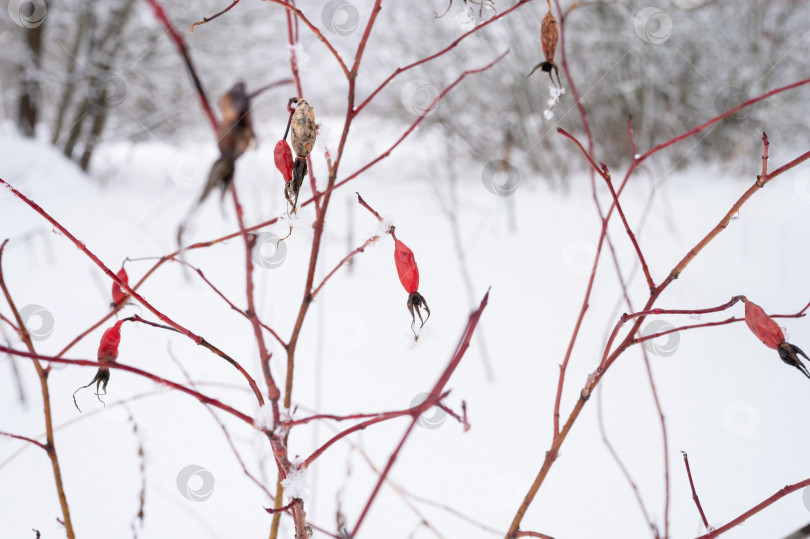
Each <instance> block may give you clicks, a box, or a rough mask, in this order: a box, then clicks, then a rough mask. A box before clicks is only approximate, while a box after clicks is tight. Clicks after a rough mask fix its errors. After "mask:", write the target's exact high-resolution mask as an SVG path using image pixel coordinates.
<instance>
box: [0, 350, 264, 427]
mask: <svg viewBox="0 0 810 539" xmlns="http://www.w3.org/2000/svg"><path fill="white" fill-rule="evenodd" d="M0 352H4V353H6V354H12V355H15V356H19V357H27V358H29V359H37V360H41V361H50V362H51V363H62V364H65V365H78V366H81V367H104V368H106V369H120V370H122V371H126V372H131V373H133V374H137V375H138V376H143V377H144V378H148V379H150V380H152V381H153V382H155V383H158V384H163V385H165V386H169V387H170V388H172V389H176V390H178V391H182V392H183V393H186V394H188V395H191V396H192V397H194V398H195V399H197V400H198V401H200V402H202V403H203V404H210V405H211V406H215V407H217V408H219V409H220V410H223V411H225V412H228V413H229V414H231V415H232V416H234V417H236V418H238V419H241V420H242V421H244V422H245V423H247V424H248V425H251V426H254V424H253V419H252V418H251V417H250V416H248V415H247V414H243V413H242V412H240V411H239V410H237V409H235V408H232V407H230V406H228V405H227V404H223V403H222V402H221V401H219V400H217V399H215V398H212V397H209V396H207V395H203V394H202V393H200V392H199V391H194V390H193V389H189V388H187V387H186V386H184V385H181V384H178V383H176V382H172V381H171V380H167V379H166V378H163V377H160V376H158V375H156V374H152V373H151V372H147V371H144V370H142V369H139V368H137V367H131V366H129V365H125V364H123V363H118V362H117V361H116V362H115V363H109V362H104V363H102V362H98V361H90V360H87V359H65V358H63V357H56V356H45V355H42V354H34V353H31V352H24V351H22V350H15V349H13V348H9V347H7V346H3V345H1V344H0Z"/></svg>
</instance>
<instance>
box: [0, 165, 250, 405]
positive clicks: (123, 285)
mask: <svg viewBox="0 0 810 539" xmlns="http://www.w3.org/2000/svg"><path fill="white" fill-rule="evenodd" d="M0 184H1V185H5V186H6V187H7V188H8V189H9V190H11V192H12V193H14V195H15V196H16V197H17V198H19V199H20V200H22V201H23V202H25V203H26V204H28V206H30V207H31V209H33V210H34V211H35V212H37V213H38V214H40V215H41V216H42V217H44V218H45V219H46V220H47V221H48V222H49V223H51V224H52V225H53V226H54V227H56V229H57V230H59V232H61V233H62V234H63V235H64V236H65V237H66V238H68V239H69V240H70V241H71V242H72V243H73V245H75V246H76V247H77V248H78V249H79V250H80V251H81V252H83V253H84V254H85V255H86V256H87V257H88V258H89V259H90V260H92V261H93V262H94V263H95V264H96V266H98V267H99V268H101V270H102V271H103V272H104V273H106V274H107V277H109V278H110V279H112V280H113V282H115V283H116V284H117V285H118V286H120V287H121V290H123V291H124V292H126V293H127V294H129V295H130V296H132V297H133V298H135V299H136V300H137V301H138V303H140V304H141V305H143V306H144V307H146V308H147V309H148V310H149V311H151V312H152V314H154V315H155V316H157V317H158V318H159V319H160V320H162V321H163V322H165V323H166V324H168V325H170V326H171V327H173V328H174V329H175V330H177V332H178V333H181V334H183V335H185V336H186V337H188V338H189V339H191V340H192V341H194V342H195V343H196V344H198V345H202V346H205V347H206V348H208V349H209V350H211V351H212V352H214V353H215V354H216V355H218V356H219V357H221V358H222V359H224V360H225V361H227V362H228V363H230V364H231V365H233V366H234V367H235V368H236V369H237V370H238V371H239V372H240V373H241V374H242V376H244V377H245V379H246V380H247V382H248V385H250V388H251V389H252V390H253V393H254V394H255V395H256V399H257V400H258V401H259V404H260V405H262V404H264V397H262V394H261V391H259V387H258V386H257V385H256V381H255V380H253V378H251V376H250V374H248V372H247V371H246V370H245V369H244V368H243V367H242V365H240V364H239V363H238V362H237V361H236V360H234V359H232V358H231V357H230V356H228V355H227V354H225V353H224V352H222V351H221V350H219V349H218V348H216V347H215V346H213V345H212V344H211V343H209V342H208V341H206V340H205V339H204V338H202V337H200V336H199V335H197V334H195V333H192V332H191V331H190V330H188V329H186V328H184V327H183V326H181V325H180V324H178V323H177V322H175V321H174V320H172V319H171V318H169V317H168V316H166V315H165V314H163V313H162V312H160V311H159V310H157V309H156V308H155V307H154V306H152V304H151V303H149V302H148V301H146V299H144V297H143V296H141V295H140V294H138V293H137V292H135V290H133V289H132V288H130V286H129V283H126V282H124V281H123V280H121V279H120V278H119V277H118V276H117V275H116V274H115V272H113V271H112V270H110V268H108V267H107V266H105V265H104V263H103V262H102V261H101V260H100V259H99V258H98V257H97V256H96V255H94V254H93V253H92V252H90V250H89V249H88V248H87V247H86V246H85V244H84V242H81V241H79V240H78V239H77V238H76V236H74V235H73V234H71V233H70V232H69V231H68V229H66V228H65V227H63V226H62V225H61V224H60V223H59V222H58V221H57V220H56V219H54V218H53V217H51V216H50V214H48V212H46V211H45V210H43V209H42V208H41V207H40V206H39V205H38V204H37V203H36V202H34V201H33V200H31V199H29V198H28V197H26V196H25V195H24V194H22V193H20V192H19V191H18V190H17V189H15V188H14V187H13V186H11V185H10V184H9V183H8V182H6V181H5V180H3V179H2V178H0ZM121 303H122V304H123V303H124V302H123V301H122V302H121Z"/></svg>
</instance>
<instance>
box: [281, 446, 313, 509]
mask: <svg viewBox="0 0 810 539" xmlns="http://www.w3.org/2000/svg"><path fill="white" fill-rule="evenodd" d="M291 464H292V466H290V471H289V472H287V477H286V478H285V479H284V480H283V481H282V482H281V486H282V487H284V498H285V501H286V502H288V503H289V502H291V501H293V500H303V499H305V497H306V495H307V494H308V493H309V470H307V468H306V467H304V460H303V459H301V458H299V457H296V458H294V459H293V460H292V461H291Z"/></svg>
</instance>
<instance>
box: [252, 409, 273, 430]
mask: <svg viewBox="0 0 810 539" xmlns="http://www.w3.org/2000/svg"><path fill="white" fill-rule="evenodd" d="M253 423H254V424H255V425H256V428H257V429H261V430H263V431H264V432H270V431H271V430H273V407H272V406H271V405H270V404H269V403H265V404H264V405H263V406H260V407H259V410H258V411H257V412H256V417H254V418H253Z"/></svg>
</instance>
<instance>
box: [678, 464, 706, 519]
mask: <svg viewBox="0 0 810 539" xmlns="http://www.w3.org/2000/svg"><path fill="white" fill-rule="evenodd" d="M681 453H682V454H683V464H684V466H686V476H687V477H688V478H689V486H690V487H691V488H692V499H693V500H695V505H697V508H698V511H699V512H700V518H701V519H703V526H705V527H706V529H707V530H708V529H709V521H708V520H706V515H705V513H703V507H701V506H700V499H698V495H697V491H696V490H695V483H694V482H693V481H692V470H691V469H689V457H687V456H686V451H681Z"/></svg>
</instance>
